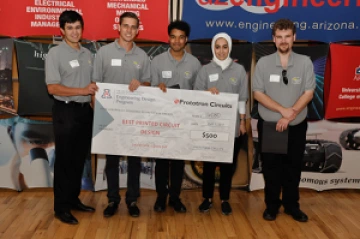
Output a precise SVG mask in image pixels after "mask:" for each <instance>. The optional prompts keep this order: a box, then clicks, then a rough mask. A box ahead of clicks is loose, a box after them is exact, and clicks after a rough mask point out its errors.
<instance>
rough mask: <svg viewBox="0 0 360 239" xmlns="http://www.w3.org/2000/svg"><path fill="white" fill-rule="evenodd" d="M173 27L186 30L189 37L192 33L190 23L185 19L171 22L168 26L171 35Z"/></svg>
mask: <svg viewBox="0 0 360 239" xmlns="http://www.w3.org/2000/svg"><path fill="white" fill-rule="evenodd" d="M173 29H177V30H180V31H183V32H185V35H186V37H189V35H190V25H189V24H188V23H187V22H184V21H173V22H171V23H170V24H169V26H168V35H169V36H170V33H171V31H172V30H173Z"/></svg>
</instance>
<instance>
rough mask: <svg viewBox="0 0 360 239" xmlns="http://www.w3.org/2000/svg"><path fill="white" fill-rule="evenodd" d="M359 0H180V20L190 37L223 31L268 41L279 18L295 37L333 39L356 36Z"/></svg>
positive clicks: (202, 36) (352, 38)
mask: <svg viewBox="0 0 360 239" xmlns="http://www.w3.org/2000/svg"><path fill="white" fill-rule="evenodd" d="M359 11H360V0H187V1H184V0H183V11H182V19H183V20H185V21H187V22H188V23H189V24H190V25H191V27H192V31H191V35H190V39H191V40H193V39H204V38H212V37H213V36H214V35H215V34H216V33H218V32H221V31H224V32H227V33H228V34H230V35H231V36H232V37H233V38H234V39H240V40H247V41H249V42H259V41H265V40H271V29H272V26H273V24H274V22H275V21H276V20H278V19H280V18H288V19H290V20H292V21H294V22H295V24H296V26H297V39H299V40H300V39H301V40H317V41H323V42H336V41H343V40H356V39H359V38H360V31H359V26H360V14H358V12H359Z"/></svg>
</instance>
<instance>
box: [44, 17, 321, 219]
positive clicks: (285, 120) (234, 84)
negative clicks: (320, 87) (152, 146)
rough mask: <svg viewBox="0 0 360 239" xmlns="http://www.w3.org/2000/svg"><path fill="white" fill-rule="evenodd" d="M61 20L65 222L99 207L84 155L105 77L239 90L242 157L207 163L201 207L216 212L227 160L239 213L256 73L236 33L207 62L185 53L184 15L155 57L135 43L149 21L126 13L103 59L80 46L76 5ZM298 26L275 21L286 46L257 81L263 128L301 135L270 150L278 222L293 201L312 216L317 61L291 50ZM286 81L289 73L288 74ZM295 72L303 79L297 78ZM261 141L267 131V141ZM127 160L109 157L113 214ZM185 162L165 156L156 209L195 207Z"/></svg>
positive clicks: (59, 148)
mask: <svg viewBox="0 0 360 239" xmlns="http://www.w3.org/2000/svg"><path fill="white" fill-rule="evenodd" d="M59 21H60V30H61V32H62V34H63V38H64V40H63V42H62V43H61V44H60V45H59V46H57V47H54V48H52V49H50V51H49V53H48V56H47V58H46V67H45V73H46V84H47V87H48V91H49V93H50V94H52V95H53V96H54V101H55V103H54V107H53V125H54V134H55V147H56V151H55V159H56V160H55V171H54V211H55V216H56V217H57V218H59V219H60V220H61V221H62V222H65V223H70V224H77V223H78V221H77V219H76V218H75V217H74V216H73V215H72V214H71V210H72V209H73V210H80V211H89V212H92V211H95V209H94V208H92V207H90V206H87V205H84V204H83V203H82V202H81V201H80V200H79V198H78V197H79V193H80V185H81V175H82V169H83V165H84V160H85V158H86V157H87V155H88V153H89V147H90V140H91V128H92V119H93V111H92V103H93V96H94V94H95V93H96V91H97V89H98V88H97V86H96V82H104V83H114V84H127V85H129V90H130V91H135V90H137V88H138V87H139V86H153V87H158V88H160V90H162V91H163V92H164V93H166V89H167V88H169V87H172V86H174V85H178V86H179V88H180V89H183V90H200V91H210V92H211V93H212V94H214V95H216V94H219V93H222V92H226V93H233V94H238V100H239V109H238V112H239V114H238V115H237V121H236V122H237V123H236V132H235V140H234V153H233V162H232V163H216V162H204V167H203V185H202V194H203V198H204V201H203V202H202V203H201V204H200V206H199V211H201V212H207V211H209V209H210V208H211V207H212V198H213V193H214V186H215V170H216V167H217V166H219V168H220V179H219V190H220V199H221V210H222V213H223V214H224V215H229V214H231V212H232V209H231V206H230V204H229V202H228V201H229V197H230V189H231V181H232V176H233V173H234V170H235V168H236V163H237V157H238V153H239V151H240V140H239V135H241V134H245V133H246V127H245V113H246V110H245V109H246V107H245V105H246V101H247V99H248V80H247V75H246V71H245V69H244V67H243V66H241V65H240V64H238V63H236V62H234V61H233V60H232V59H231V57H230V53H231V49H232V39H231V37H230V36H229V35H228V34H226V33H219V34H217V35H215V36H214V37H213V39H212V42H211V50H212V53H213V59H212V61H211V62H210V63H209V64H207V65H205V66H201V64H200V62H199V60H198V59H197V58H196V57H194V56H193V55H191V54H190V53H187V52H186V51H185V47H186V44H187V41H188V37H189V34H190V26H189V25H188V24H187V23H186V22H184V21H174V22H171V23H170V24H169V26H168V36H169V46H170V48H169V50H168V51H166V52H164V53H162V54H160V55H158V56H156V57H155V58H154V59H153V60H152V61H151V63H150V60H149V57H148V56H147V54H146V53H145V52H144V51H143V50H142V49H140V48H139V47H138V46H137V45H136V44H135V43H134V39H135V38H136V36H137V34H138V31H139V19H138V17H137V15H136V14H134V13H131V12H125V13H123V14H122V15H121V17H120V22H119V38H118V39H116V40H115V41H114V42H113V43H110V44H108V45H105V46H103V47H101V48H100V49H99V51H98V52H97V55H96V57H95V59H94V60H93V59H92V56H91V53H90V52H89V51H88V50H87V49H85V48H83V47H82V46H81V44H80V43H79V42H80V40H81V36H82V31H83V29H84V21H83V19H82V17H81V15H79V14H78V13H77V12H75V11H65V12H63V13H62V14H61V15H60V18H59ZM295 33H296V29H295V26H294V24H293V23H292V22H291V21H289V20H284V19H282V20H279V21H278V22H277V23H276V24H275V25H274V29H273V38H274V42H275V44H276V47H277V49H278V51H277V52H276V53H274V54H272V55H270V56H267V57H264V58H262V59H261V60H260V61H259V63H258V64H257V66H256V70H255V75H254V80H253V82H254V83H253V89H254V97H255V99H256V100H258V101H259V105H260V106H259V113H260V116H261V119H260V120H259V125H258V128H259V135H260V132H261V129H262V127H261V125H260V124H261V123H262V122H264V121H275V122H277V125H276V127H277V130H278V131H280V132H281V131H284V130H286V129H289V132H290V133H289V138H291V140H289V142H290V143H289V149H290V150H289V153H288V154H284V155H277V154H262V156H264V157H263V162H264V165H263V167H264V179H265V203H266V210H265V211H264V214H263V217H264V219H266V220H275V219H276V215H277V213H278V210H279V208H280V206H281V205H283V206H284V207H285V212H286V213H288V214H290V215H292V216H293V218H294V219H295V220H298V221H307V216H306V215H305V214H304V213H303V212H302V211H301V210H300V209H299V203H298V200H299V190H298V185H299V181H300V173H301V160H302V155H303V152H304V147H305V136H306V128H307V123H306V105H307V103H309V101H310V100H311V98H312V92H313V90H314V87H315V86H314V84H315V83H314V75H313V74H314V73H313V68H312V63H311V61H310V59H308V58H307V57H304V56H301V55H298V54H295V53H294V52H292V51H291V47H292V44H293V41H294V40H295ZM284 70H285V72H287V73H286V74H285V75H284V74H283V73H282V72H284ZM281 73H282V74H281ZM275 78H276V79H275ZM280 78H283V80H282V81H280ZM285 78H286V81H285ZM293 78H296V79H297V81H296V82H295V81H294V82H293ZM299 78H300V82H299V80H298V79H299ZM214 97H216V96H214ZM261 140H262V138H261V137H260V144H261ZM119 158H120V156H119V155H106V166H105V173H106V176H107V182H108V193H107V197H108V205H107V207H106V208H105V210H104V212H103V214H104V216H105V217H110V216H113V215H114V214H115V213H116V211H117V209H118V206H119V203H120V195H119ZM278 158H280V159H278ZM127 160H128V175H127V176H128V178H127V192H126V199H125V201H126V205H127V207H128V212H129V214H130V215H131V216H133V217H138V216H139V215H140V210H139V208H138V206H137V198H138V197H139V196H140V170H141V159H140V158H139V157H134V156H127ZM184 164H185V163H184V161H183V160H169V159H156V166H155V184H156V192H157V199H156V202H155V205H154V210H155V211H157V212H163V211H165V210H166V205H169V206H171V207H173V208H174V210H175V211H176V212H186V206H185V205H184V204H183V203H182V202H181V200H180V192H181V185H182V180H183V174H184ZM281 190H282V192H283V196H282V198H283V200H282V201H281V200H280V193H281ZM167 201H168V202H167Z"/></svg>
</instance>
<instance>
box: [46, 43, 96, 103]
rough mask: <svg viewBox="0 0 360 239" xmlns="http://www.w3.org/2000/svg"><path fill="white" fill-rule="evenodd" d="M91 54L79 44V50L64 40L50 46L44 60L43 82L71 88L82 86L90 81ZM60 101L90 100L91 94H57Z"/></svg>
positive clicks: (56, 97)
mask: <svg viewBox="0 0 360 239" xmlns="http://www.w3.org/2000/svg"><path fill="white" fill-rule="evenodd" d="M91 72H92V54H91V52H90V51H89V50H88V49H86V48H84V47H82V46H81V45H80V50H76V49H74V48H72V47H70V46H69V45H68V44H67V43H66V42H65V41H63V42H61V43H60V44H59V45H58V46H55V47H53V48H51V49H50V50H49V52H48V54H47V56H46V60H45V82H46V84H47V85H49V84H60V85H63V86H67V87H71V88H84V87H85V86H87V85H88V84H90V83H91ZM54 97H55V99H57V100H60V101H75V102H90V100H91V96H90V95H88V96H83V95H78V96H57V95H54Z"/></svg>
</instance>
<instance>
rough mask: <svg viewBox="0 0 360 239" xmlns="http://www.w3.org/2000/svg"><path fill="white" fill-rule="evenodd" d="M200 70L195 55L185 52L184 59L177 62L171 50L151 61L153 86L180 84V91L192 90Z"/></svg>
mask: <svg viewBox="0 0 360 239" xmlns="http://www.w3.org/2000/svg"><path fill="white" fill-rule="evenodd" d="M200 68H201V64H200V62H199V60H198V59H197V58H196V57H194V56H193V55H191V54H189V53H187V52H184V55H183V57H182V59H181V60H180V61H177V60H175V59H174V58H173V57H172V55H171V54H170V49H169V50H168V51H167V52H163V53H162V54H160V55H157V56H156V57H155V58H154V59H153V60H152V61H151V85H152V86H158V85H159V84H160V83H164V84H165V85H166V86H167V87H169V86H173V85H177V84H178V85H180V89H186V90H192V89H193V87H194V83H195V79H196V76H197V73H198V72H199V70H200Z"/></svg>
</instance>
